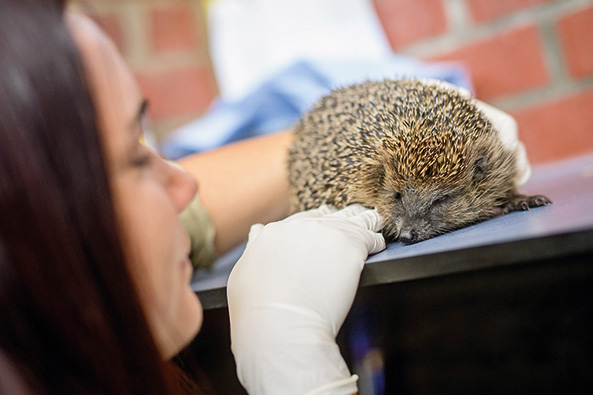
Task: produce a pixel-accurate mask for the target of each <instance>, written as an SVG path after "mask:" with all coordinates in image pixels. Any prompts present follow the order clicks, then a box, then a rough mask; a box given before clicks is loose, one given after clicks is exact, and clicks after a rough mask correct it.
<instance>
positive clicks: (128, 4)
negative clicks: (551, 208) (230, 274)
mask: <svg viewBox="0 0 593 395" xmlns="http://www.w3.org/2000/svg"><path fill="white" fill-rule="evenodd" d="M279 1H280V0H279ZM371 1H373V4H374V5H375V8H376V10H377V13H378V15H379V19H380V21H381V23H382V24H383V26H384V28H385V32H386V34H387V36H388V38H389V42H390V43H391V46H392V48H393V50H394V51H396V52H399V53H403V54H408V55H411V56H415V57H418V58H421V59H425V60H456V61H462V62H464V63H465V64H466V65H467V66H468V69H469V70H470V71H471V74H472V78H473V81H474V84H475V87H476V94H477V96H478V98H480V99H483V100H485V101H488V102H490V103H492V104H494V105H496V106H498V107H500V108H502V109H504V110H506V111H509V112H510V113H512V114H513V115H514V116H515V117H516V118H517V120H518V122H519V127H520V131H519V133H520V135H521V138H522V139H523V140H524V142H525V144H526V146H527V151H528V154H529V157H530V159H531V161H532V162H533V163H541V162H546V161H550V160H556V159H561V158H564V157H567V156H572V155H577V154H581V153H586V152H593V0H556V1H554V0H371ZM85 3H86V8H85V9H86V10H87V12H88V13H90V14H92V15H93V16H95V17H96V18H97V19H98V21H99V22H100V23H101V24H102V26H103V27H104V28H105V30H106V31H107V32H108V33H109V34H110V35H111V36H112V37H113V39H114V40H115V42H116V43H117V45H118V47H119V48H120V50H121V51H122V53H123V55H124V57H125V58H126V60H127V61H128V63H129V64H130V66H131V68H132V70H133V71H134V73H135V74H136V76H137V77H138V80H139V82H140V85H141V88H142V89H143V90H144V92H145V94H146V95H147V96H148V98H149V99H150V101H151V103H152V116H153V122H154V124H155V130H156V131H157V133H158V134H159V135H162V134H163V133H166V131H168V130H170V129H171V128H173V127H176V126H178V125H181V124H182V123H184V122H186V121H188V120H190V119H193V118H195V117H198V116H199V115H200V114H203V113H204V111H206V109H207V108H208V105H209V104H210V102H211V101H212V99H213V98H214V97H215V96H216V93H217V88H216V82H215V79H214V74H213V72H212V67H211V63H210V59H209V55H208V47H207V38H206V29H205V23H204V13H203V9H202V5H201V1H200V0H85Z"/></svg>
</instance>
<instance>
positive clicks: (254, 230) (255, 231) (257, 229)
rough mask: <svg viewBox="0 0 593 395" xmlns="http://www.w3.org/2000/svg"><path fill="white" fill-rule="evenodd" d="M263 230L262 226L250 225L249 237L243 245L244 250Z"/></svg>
mask: <svg viewBox="0 0 593 395" xmlns="http://www.w3.org/2000/svg"><path fill="white" fill-rule="evenodd" d="M263 228H264V224H254V225H251V228H250V229H249V236H247V244H246V245H245V248H247V247H249V246H250V245H251V243H253V241H254V240H255V239H256V238H257V236H258V235H259V233H260V232H261V231H262V229H263Z"/></svg>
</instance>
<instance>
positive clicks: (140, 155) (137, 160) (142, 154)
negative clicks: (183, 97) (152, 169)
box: [132, 143, 153, 167]
mask: <svg viewBox="0 0 593 395" xmlns="http://www.w3.org/2000/svg"><path fill="white" fill-rule="evenodd" d="M152 160H153V153H152V151H151V150H150V148H148V147H147V146H145V145H144V144H142V143H141V144H140V145H139V147H138V151H137V152H136V155H134V157H133V158H132V164H133V165H134V166H135V167H146V166H149V165H150V164H152Z"/></svg>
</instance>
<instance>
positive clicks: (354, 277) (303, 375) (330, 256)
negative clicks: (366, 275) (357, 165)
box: [227, 205, 385, 394]
mask: <svg viewBox="0 0 593 395" xmlns="http://www.w3.org/2000/svg"><path fill="white" fill-rule="evenodd" d="M381 227H382V220H381V218H380V216H379V215H378V214H377V212H376V211H375V210H369V209H365V208H363V207H362V206H358V205H354V206H350V207H348V208H346V209H343V210H340V211H335V210H332V209H330V208H328V207H322V208H320V209H317V210H311V211H308V212H303V213H299V214H296V215H294V216H292V217H289V218H287V219H285V220H283V221H280V222H276V223H272V224H268V225H266V226H265V227H264V226H262V225H254V227H253V228H252V231H251V233H250V236H249V241H248V244H247V247H246V249H245V252H244V253H243V256H242V257H241V259H240V260H239V261H238V262H237V264H236V266H235V268H234V269H233V271H232V273H231V276H230V278H229V282H228V285H227V292H228V302H229V313H230V320H231V341H232V351H233V354H234V356H235V361H236V363H237V373H238V376H239V379H240V381H241V383H242V384H243V386H244V387H245V388H246V389H247V390H248V392H249V393H253V394H305V393H312V394H313V393H315V394H321V393H327V394H352V393H355V392H356V376H351V374H350V372H349V371H348V368H347V366H346V364H345V362H344V360H343V358H342V356H341V354H340V351H339V349H338V346H337V344H336V342H335V337H336V335H337V333H338V330H339V329H340V327H341V326H342V323H343V322H344V319H345V317H346V315H347V314H348V311H349V309H350V307H351V305H352V301H353V299H354V296H355V294H356V290H357V287H358V281H359V277H360V272H361V271H362V268H363V266H364V261H365V260H366V258H367V256H368V254H369V253H376V252H379V251H381V250H382V249H384V248H385V241H384V239H383V236H382V235H381V234H379V233H377V231H379V230H380V229H381Z"/></svg>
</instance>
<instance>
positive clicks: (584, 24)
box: [557, 7, 593, 78]
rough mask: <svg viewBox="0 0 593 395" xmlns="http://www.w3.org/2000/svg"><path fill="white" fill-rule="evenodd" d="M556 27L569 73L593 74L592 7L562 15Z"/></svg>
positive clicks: (579, 74) (578, 74) (575, 74)
mask: <svg viewBox="0 0 593 395" xmlns="http://www.w3.org/2000/svg"><path fill="white" fill-rule="evenodd" d="M557 29H558V36H559V38H560V43H561V46H562V51H563V53H564V59H565V63H566V67H567V69H568V73H569V75H571V76H572V77H575V78H579V77H584V76H588V75H591V74H593V7H589V8H586V9H583V10H580V11H578V12H575V13H572V14H569V15H564V16H563V17H561V18H560V19H559V20H558V23H557Z"/></svg>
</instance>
